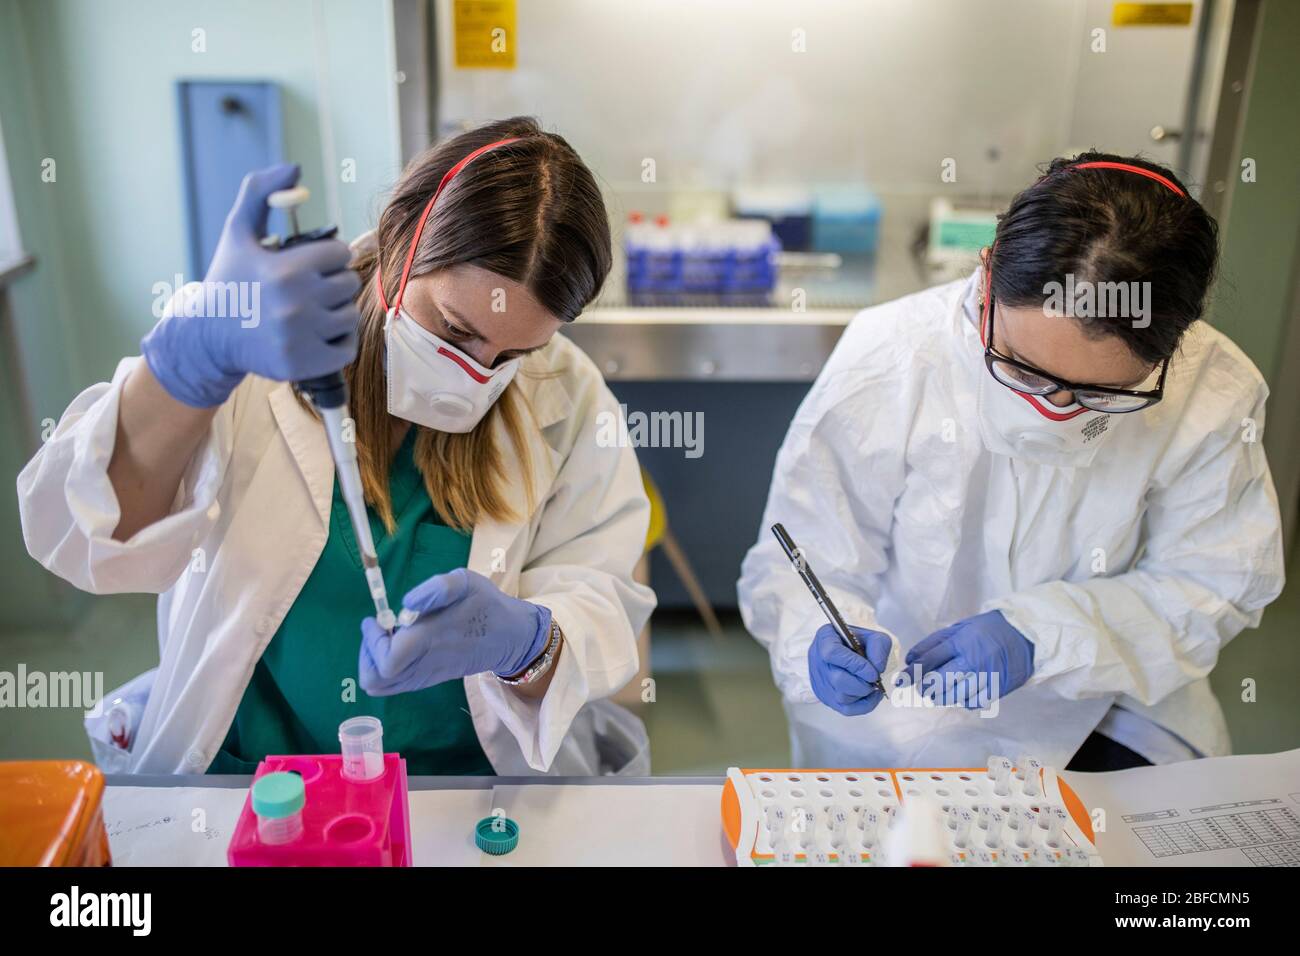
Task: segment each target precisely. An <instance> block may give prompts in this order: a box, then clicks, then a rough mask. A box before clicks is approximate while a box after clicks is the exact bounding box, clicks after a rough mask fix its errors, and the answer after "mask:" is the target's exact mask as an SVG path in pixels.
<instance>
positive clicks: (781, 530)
mask: <svg viewBox="0 0 1300 956" xmlns="http://www.w3.org/2000/svg"><path fill="white" fill-rule="evenodd" d="M772 533H773V534H774V535H776V540H777V541H779V542H780V543H781V550H782V551H784V552H785V556H786V557H787V558H789V559H790V563H791V564H792V565H794V569H795V570H796V571H797V572H799V577H801V578H803V583H804V584H806V585H808V590H809V591H811V592H812V596H813V597H815V598H816V599H817V603H818V604H820V605H821V609H822V612H823V613H824V614H825V615H826V620H828V621H830V622H831V627H833V628H835V633H836V634H838V635H839V637H840V641H841V643H843V644H844V646H845V647H847V648H848V649H849V650H851V651H852V652H853V653H854V654H857V655H858V656H859V657H866V656H867V651H866V648H864V647H863V646H862V642H861V641H860V640H858V636H857V635H856V634H854V633H853V631H852V630H850V629H849V626H848V625H847V624H845V623H844V618H842V617H840V612H839V611H838V610H837V609H836V607H835V604H834V603H833V602H832V601H831V596H830V595H829V594H827V593H826V589H825V588H824V587H822V583H821V582H820V581H818V580H817V575H816V574H814V573H813V569H812V568H810V567H809V566H808V559H807V558H805V557H804V554H803V551H802V549H800V547H799V546H798V545H797V544H795V543H794V538H792V537H790V534H789V532H787V531H786V530H785V526H784V525H782V524H781V523H780V522H777V523H776V524H774V525H772ZM874 686H875V687H876V689H877V690H879V691H880V692H881V693H882V694H888V691H886V690H885V684H884V682H883V681H881V680H879V679H877V680H876V682H875V685H874Z"/></svg>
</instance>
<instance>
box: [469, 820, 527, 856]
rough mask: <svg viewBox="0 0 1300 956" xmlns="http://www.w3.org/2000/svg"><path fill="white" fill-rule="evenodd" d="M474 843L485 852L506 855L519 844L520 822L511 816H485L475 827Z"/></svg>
mask: <svg viewBox="0 0 1300 956" xmlns="http://www.w3.org/2000/svg"><path fill="white" fill-rule="evenodd" d="M474 843H475V844H476V845H477V846H478V848H479V849H480V850H482V851H483V852H484V853H491V854H492V855H493V856H505V855H506V854H507V853H509V852H510V851H511V850H513V849H514V848H515V847H517V846H518V845H519V824H517V823H515V821H514V820H511V819H510V818H509V817H484V818H483V819H482V820H480V821H479V822H478V823H477V824H476V825H475V827H474Z"/></svg>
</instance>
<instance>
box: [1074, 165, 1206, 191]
mask: <svg viewBox="0 0 1300 956" xmlns="http://www.w3.org/2000/svg"><path fill="white" fill-rule="evenodd" d="M1065 168H1066V169H1122V170H1123V171H1124V172H1126V173H1137V174H1138V175H1139V176H1145V177H1146V178H1147V179H1154V180H1155V181H1156V182H1158V183H1160V184H1161V185H1162V186H1164V187H1165V188H1166V189H1169V190H1172V191H1173V192H1175V193H1177V194H1178V195H1180V196H1182V197H1183V198H1184V199H1186V198H1187V193H1185V192H1183V191H1182V190H1181V189H1179V188H1178V187H1177V186H1176V185H1175V184H1174V183H1173V181H1172V180H1170V179H1169V178H1168V177H1166V176H1161V175H1160V174H1159V173H1153V172H1152V171H1151V170H1149V169H1143V168H1142V167H1141V166H1134V165H1133V164H1132V163H1112V162H1110V161H1109V160H1099V161H1097V162H1095V163H1079V164H1077V165H1074V166H1067V167H1065Z"/></svg>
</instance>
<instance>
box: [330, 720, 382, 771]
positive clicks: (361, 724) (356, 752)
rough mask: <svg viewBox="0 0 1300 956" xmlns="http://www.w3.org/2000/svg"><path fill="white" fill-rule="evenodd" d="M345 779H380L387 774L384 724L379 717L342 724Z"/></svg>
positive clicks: (341, 745) (341, 739)
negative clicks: (385, 770) (385, 768)
mask: <svg viewBox="0 0 1300 956" xmlns="http://www.w3.org/2000/svg"><path fill="white" fill-rule="evenodd" d="M339 747H340V749H341V751H342V754H343V770H342V773H343V776H344V777H346V778H347V779H349V780H356V781H365V780H377V779H379V778H380V777H382V776H383V775H384V725H383V724H382V723H380V721H379V718H378V717H350V718H349V719H347V720H345V721H343V723H341V724H339Z"/></svg>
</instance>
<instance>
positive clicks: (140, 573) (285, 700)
mask: <svg viewBox="0 0 1300 956" xmlns="http://www.w3.org/2000/svg"><path fill="white" fill-rule="evenodd" d="M296 177H297V172H296V170H295V169H292V168H289V167H284V168H277V169H272V170H268V171H263V172H262V173H258V174H253V175H251V176H250V177H249V178H248V179H246V180H245V183H244V186H243V189H242V191H241V194H240V198H239V199H238V200H237V202H236V206H235V208H234V209H233V210H232V212H231V215H230V218H229V219H228V221H227V224H226V228H225V232H224V233H223V235H222V239H221V242H220V244H219V247H218V249H217V252H216V254H215V255H214V258H213V263H212V266H211V267H210V269H209V272H208V274H207V276H206V277H205V281H204V284H203V286H201V287H200V286H191V287H187V288H186V292H187V293H188V295H186V294H178V295H177V296H176V297H175V298H174V299H173V300H172V302H171V303H170V304H169V305H168V308H167V311H166V312H165V313H164V315H163V318H162V319H161V320H160V322H159V323H158V325H157V326H156V327H155V329H154V330H153V331H152V332H150V334H149V335H148V336H146V338H145V340H144V342H143V343H142V351H143V353H144V357H143V358H129V359H125V360H123V361H122V363H121V364H120V365H119V367H118V370H117V373H116V375H115V376H114V378H113V381H112V382H111V383H108V384H101V385H96V386H94V387H92V388H90V389H88V390H87V391H85V392H84V393H82V394H81V395H80V396H79V397H78V398H77V399H76V400H75V401H74V402H73V403H72V405H71V406H70V407H69V408H68V410H67V411H66V412H65V413H64V415H63V417H62V419H61V421H60V422H59V425H58V428H57V429H56V431H55V433H54V435H53V437H52V438H51V439H50V440H49V441H48V442H47V443H46V445H45V446H44V447H43V448H42V449H41V451H40V452H39V453H38V454H37V456H36V457H35V458H34V459H33V461H32V462H31V463H30V464H29V465H28V466H27V467H26V469H25V470H24V471H23V472H22V474H21V475H20V476H19V481H18V489H19V497H20V505H21V512H22V520H23V529H24V535H25V537H26V541H27V546H28V549H29V550H30V552H31V553H32V555H33V556H34V557H35V558H36V559H37V560H39V561H41V562H42V563H43V564H44V565H45V566H46V567H48V568H50V569H51V570H52V571H54V572H55V573H57V574H59V575H61V576H62V577H64V578H66V579H67V580H68V581H70V582H72V583H73V584H75V585H76V586H78V587H80V588H82V589H84V590H87V591H91V592H93V593H97V594H107V593H114V592H125V591H137V592H152V593H157V594H159V595H160V597H159V601H158V621H157V626H158V635H159V646H160V654H161V661H160V665H159V667H158V669H157V671H156V673H155V674H151V675H146V676H145V677H144V678H143V679H142V680H141V681H139V682H137V683H136V685H135V686H134V687H133V688H132V689H133V690H134V691H136V693H135V695H134V697H135V699H138V700H140V701H142V703H143V713H142V716H141V719H140V720H139V722H138V727H137V728H135V729H134V732H133V733H132V734H131V735H130V739H125V740H124V739H121V738H120V737H119V739H118V740H117V741H116V744H117V746H116V747H113V746H108V747H105V746H104V741H103V740H99V741H97V742H96V751H97V753H98V754H99V755H100V756H101V757H102V758H103V761H104V762H106V763H107V764H108V765H109V766H110V767H112V768H113V769H119V770H129V771H134V772H151V773H197V772H203V771H205V770H209V771H212V772H217V771H226V772H241V771H242V772H247V771H249V770H251V769H252V768H253V767H254V766H255V765H256V763H257V761H258V760H259V759H261V758H262V757H264V756H265V755H266V754H267V753H285V752H291V753H330V752H337V728H338V724H339V723H340V722H341V721H342V720H344V719H347V718H348V717H351V716H357V715H363V714H369V715H377V716H379V717H380V718H381V719H382V720H383V722H384V726H385V747H386V749H388V750H390V751H393V750H396V751H400V752H402V753H403V755H404V756H406V757H407V760H408V766H409V767H410V769H411V772H413V773H493V772H495V773H500V774H529V773H547V772H549V773H561V774H584V773H597V772H609V771H618V772H633V773H645V772H647V770H648V756H647V749H646V741H645V735H644V729H643V728H642V727H641V726H640V724H639V722H638V721H636V720H635V718H632V717H631V715H629V714H627V713H626V712H623V711H620V710H619V709H618V708H616V707H615V706H614V705H613V704H612V703H608V702H605V701H602V700H601V698H604V697H607V696H608V695H610V694H611V693H613V692H614V691H616V690H617V689H618V688H619V687H620V686H621V685H622V684H624V683H626V682H627V680H628V679H629V678H630V677H631V676H632V675H633V674H634V673H635V672H636V669H637V652H636V640H635V637H636V634H637V633H638V631H639V630H640V629H641V627H642V626H643V624H644V622H645V621H646V618H647V617H648V615H649V613H650V610H651V608H652V607H653V595H652V593H651V592H650V591H649V590H648V589H647V588H645V587H642V586H640V585H638V584H636V583H634V582H633V581H632V577H631V573H632V567H633V565H634V564H635V563H636V561H637V559H638V558H639V556H640V554H641V551H642V548H643V546H644V541H645V535H646V529H647V524H648V520H649V507H648V504H647V501H646V498H645V495H644V492H643V489H642V485H641V479H640V474H639V471H638V468H637V464H636V460H635V457H634V454H633V452H632V451H631V450H630V449H628V448H626V447H618V446H617V445H615V444H611V443H605V442H600V441H598V440H597V434H598V429H599V427H600V425H601V424H602V421H603V419H604V414H603V413H609V415H610V416H611V417H610V418H609V419H608V420H611V421H612V420H617V417H616V416H617V406H616V403H615V401H614V399H613V397H612V395H611V394H610V392H609V390H608V389H607V388H606V386H605V384H604V382H603V380H602V378H601V376H600V374H599V372H598V371H597V370H596V369H595V368H594V366H593V365H592V363H591V362H590V361H589V360H588V359H587V357H586V356H585V355H583V354H582V353H581V352H580V351H579V350H578V349H577V348H576V347H574V346H573V345H572V344H570V342H569V341H568V340H567V339H566V338H564V337H563V336H561V335H556V334H555V332H556V330H557V329H559V328H560V327H561V325H562V324H563V323H564V322H568V321H572V320H573V319H574V318H575V317H576V316H577V315H578V313H579V312H581V311H582V309H583V308H584V307H585V306H586V305H587V304H589V303H590V302H591V301H592V299H594V297H595V296H596V294H597V292H598V291H599V289H600V286H601V284H602V282H603V281H604V279H605V277H606V274H607V273H608V270H609V267H610V237H609V229H608V224H607V220H606V213H605V209H604V206H603V203H602V200H601V196H600V192H599V189H598V187H597V185H596V183H595V181H594V179H593V178H592V176H591V173H590V172H589V171H588V170H587V168H586V167H585V166H584V165H583V164H582V162H581V160H580V159H579V158H578V157H577V155H576V154H575V153H574V152H573V150H572V149H571V148H570V147H569V146H568V144H567V143H566V142H565V141H564V140H563V139H561V138H560V137H558V136H555V135H553V134H549V133H544V132H543V131H542V130H541V129H540V128H539V127H538V126H537V125H536V123H535V122H533V121H532V120H529V119H522V118H517V119H513V120H507V121H503V122H497V123H491V124H488V125H486V126H483V127H481V128H479V129H476V130H473V131H471V132H467V133H464V134H462V135H460V136H457V137H455V138H453V139H451V140H449V141H447V142H445V143H443V144H441V145H439V146H437V147H435V148H433V149H431V150H430V151H428V152H427V153H425V154H424V155H422V156H421V157H419V158H418V159H416V160H415V161H413V162H412V164H411V165H410V166H409V167H408V168H407V170H406V171H405V173H404V174H403V176H402V178H401V180H400V181H399V183H398V184H397V186H396V188H395V190H394V194H393V196H392V198H391V200H390V201H389V204H388V205H387V207H386V208H385V210H384V211H383V213H382V215H381V217H380V221H379V226H378V229H377V230H376V232H375V233H374V234H373V235H371V236H370V237H368V239H367V240H366V241H365V242H363V243H359V244H358V245H359V248H358V250H357V254H356V255H355V257H353V256H352V255H351V254H350V253H349V250H348V249H347V247H345V246H343V245H342V244H341V243H338V242H336V241H333V240H330V239H323V240H319V241H315V242H308V243H303V244H300V245H297V246H293V247H290V248H285V249H281V250H278V251H271V250H268V249H265V248H263V247H262V245H261V244H260V242H259V240H260V238H261V236H262V234H263V233H264V231H265V226H266V216H267V213H266V198H267V197H268V196H269V195H270V194H271V193H272V192H274V191H277V190H282V189H284V188H286V187H288V186H292V185H293V183H294V181H295V180H296ZM435 199H436V202H435ZM232 289H237V290H239V292H240V293H241V294H244V298H243V299H236V297H234V296H233V295H232V296H229V297H227V298H225V299H223V298H222V293H224V292H228V291H230V290H232ZM203 292H206V293H207V295H206V297H205V296H204V295H201V294H195V293H203ZM213 292H216V293H217V294H216V295H215V296H214V295H213V294H212V293H213ZM223 301H224V302H226V303H229V302H234V301H251V302H255V303H257V306H258V308H257V310H256V312H255V313H250V314H241V315H240V316H238V317H229V316H228V315H227V314H226V313H224V312H222V311H221V310H220V308H217V307H216V306H220V305H221V304H222V302H223ZM214 303H215V305H214ZM340 368H343V369H345V374H346V377H347V380H348V382H349V385H350V391H351V411H352V415H353V418H354V423H355V435H354V436H349V437H354V438H355V441H356V443H357V451H358V455H359V458H360V462H361V471H362V480H363V484H364V487H365V492H366V500H367V504H368V506H369V508H368V510H369V518H370V524H371V527H372V531H373V534H374V536H375V539H376V544H377V549H378V554H379V561H380V565H381V567H382V568H383V570H384V574H385V578H386V579H387V584H388V588H389V591H390V594H391V595H392V596H393V597H394V599H395V603H396V602H397V601H399V600H402V599H403V595H405V599H404V600H402V603H403V605H404V606H405V608H406V609H407V610H408V614H407V615H406V616H405V617H404V618H403V624H402V626H399V627H398V628H397V629H396V631H395V632H393V633H392V634H391V635H390V634H389V633H388V632H387V631H386V630H385V629H384V628H383V627H380V626H379V625H378V624H377V623H376V620H375V618H374V617H373V616H371V615H373V606H372V604H371V595H370V592H369V590H368V588H367V585H366V581H365V578H364V576H363V571H362V565H361V561H360V556H359V554H358V544H357V541H356V539H355V536H354V533H353V531H352V528H351V525H350V523H349V521H348V516H347V511H346V508H345V506H344V502H343V500H342V497H341V494H340V491H339V488H338V486H337V483H336V481H335V476H334V467H333V460H332V458H331V455H330V451H329V448H328V445H327V440H326V434H325V431H324V429H323V427H322V424H321V421H320V418H319V416H318V415H317V414H316V413H315V411H314V409H313V408H312V407H311V405H310V404H309V403H308V401H307V400H306V399H305V398H304V397H303V396H302V395H301V394H300V393H299V392H298V391H297V390H296V389H295V388H294V387H293V385H292V384H290V383H291V382H294V381H301V380H303V379H306V378H310V377H313V376H319V375H323V374H326V373H328V372H332V371H335V370H338V369H340ZM622 444H623V445H626V443H622ZM146 692H147V698H146V696H145V694H146ZM111 696H112V695H110V697H111ZM95 736H96V734H93V733H92V739H93V738H94V737H95ZM98 736H100V737H103V734H99V735H98ZM122 744H125V745H126V747H122V746H121V745H122Z"/></svg>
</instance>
